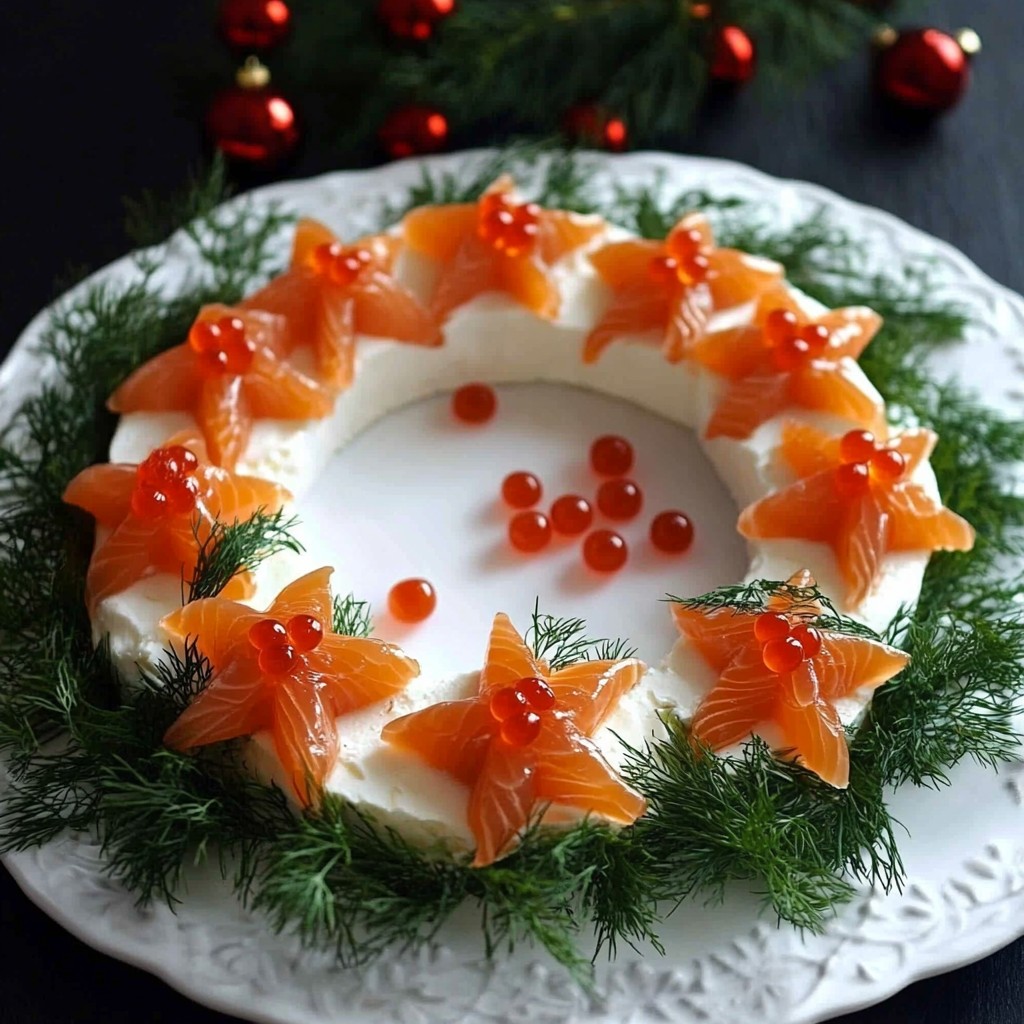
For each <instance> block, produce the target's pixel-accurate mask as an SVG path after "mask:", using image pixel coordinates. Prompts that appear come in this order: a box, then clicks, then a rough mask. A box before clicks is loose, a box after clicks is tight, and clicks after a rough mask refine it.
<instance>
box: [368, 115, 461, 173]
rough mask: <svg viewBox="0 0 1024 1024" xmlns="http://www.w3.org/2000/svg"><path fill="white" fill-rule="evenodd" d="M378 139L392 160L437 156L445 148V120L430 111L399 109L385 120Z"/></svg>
mask: <svg viewBox="0 0 1024 1024" xmlns="http://www.w3.org/2000/svg"><path fill="white" fill-rule="evenodd" d="M377 137H378V138H379V139H380V144H381V145H382V146H383V147H384V150H385V151H386V152H387V154H388V156H390V157H391V158H392V159H393V160H398V159H400V158H401V157H406V156H422V155H423V154H424V153H436V152H438V151H439V150H442V149H444V147H445V146H446V145H447V144H448V119H447V118H446V117H445V116H444V114H442V113H441V112H440V111H439V110H434V109H433V108H432V107H421V106H417V105H415V104H414V105H411V106H408V107H400V108H399V109H398V110H395V111H393V112H392V113H391V114H389V115H388V116H387V118H386V119H385V121H384V123H383V124H382V125H381V126H380V129H379V130H378V132H377Z"/></svg>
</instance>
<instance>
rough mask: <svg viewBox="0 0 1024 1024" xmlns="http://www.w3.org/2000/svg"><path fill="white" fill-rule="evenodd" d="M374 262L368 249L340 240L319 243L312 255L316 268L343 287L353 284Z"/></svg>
mask: <svg viewBox="0 0 1024 1024" xmlns="http://www.w3.org/2000/svg"><path fill="white" fill-rule="evenodd" d="M372 262H373V255H372V254H371V253H370V252H368V251H367V250H366V249H360V248H357V247H354V246H343V245H341V244H340V243H338V242H330V243H327V242H325V243H324V244H323V245H318V246H317V247H316V248H315V249H314V250H313V255H312V263H313V267H314V269H315V270H316V271H317V272H318V273H320V274H322V275H323V276H325V277H326V278H328V279H329V280H330V281H331V282H332V283H334V284H336V285H340V286H341V287H342V288H345V287H347V286H348V285H350V284H353V283H354V282H355V280H356V278H358V277H359V275H360V274H361V273H362V272H363V271H364V270H365V269H366V267H368V266H369V265H370V264H371V263H372Z"/></svg>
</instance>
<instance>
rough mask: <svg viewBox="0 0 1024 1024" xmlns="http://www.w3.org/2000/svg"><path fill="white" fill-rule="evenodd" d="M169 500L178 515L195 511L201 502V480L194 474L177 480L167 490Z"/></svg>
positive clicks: (173, 510)
mask: <svg viewBox="0 0 1024 1024" xmlns="http://www.w3.org/2000/svg"><path fill="white" fill-rule="evenodd" d="M167 501H168V504H169V505H170V510H171V511H172V512H173V513H175V514H176V515H185V514H186V513H187V512H191V511H193V509H195V507H196V505H197V504H198V502H199V481H198V480H197V479H196V478H195V477H194V476H188V477H185V478H184V479H182V480H177V481H175V483H174V486H173V487H171V488H168V490H167Z"/></svg>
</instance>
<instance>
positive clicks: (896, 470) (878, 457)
mask: <svg viewBox="0 0 1024 1024" xmlns="http://www.w3.org/2000/svg"><path fill="white" fill-rule="evenodd" d="M906 468H907V460H906V459H905V458H904V457H903V455H902V454H901V453H900V452H898V451H896V449H895V448H879V449H878V451H876V452H875V453H874V455H872V456H871V472H872V473H873V474H874V475H875V476H878V477H881V478H882V479H883V480H890V481H891V480H899V478H900V477H901V476H903V474H904V472H905V471H906Z"/></svg>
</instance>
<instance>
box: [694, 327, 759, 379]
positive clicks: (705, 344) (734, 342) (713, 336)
mask: <svg viewBox="0 0 1024 1024" xmlns="http://www.w3.org/2000/svg"><path fill="white" fill-rule="evenodd" d="M691 354H692V355H693V358H694V359H695V360H696V361H697V362H698V363H700V364H701V366H704V367H706V368H707V369H709V370H711V371H712V372H713V373H718V374H721V375H722V376H723V377H728V378H729V379H730V380H738V379H740V378H741V377H750V376H752V375H754V374H756V373H758V371H763V370H764V369H765V368H766V360H765V348H764V338H763V337H762V334H761V328H760V327H758V326H756V325H747V326H746V327H732V328H729V329H728V330H725V331H712V332H711V333H710V334H705V335H704V336H703V337H702V338H699V339H698V340H697V341H696V342H695V344H694V345H693V348H692V350H691Z"/></svg>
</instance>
